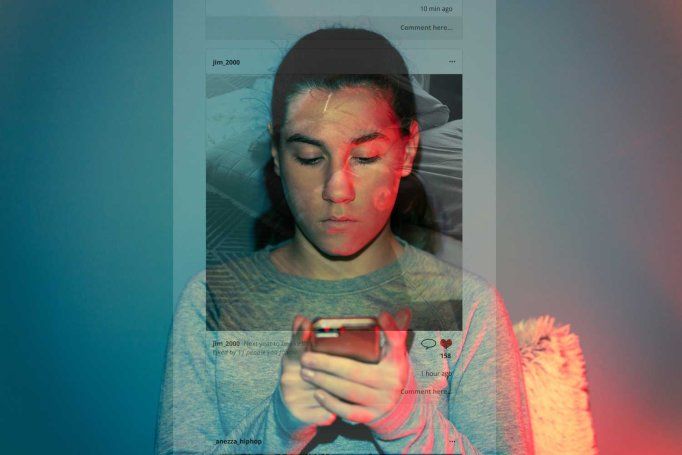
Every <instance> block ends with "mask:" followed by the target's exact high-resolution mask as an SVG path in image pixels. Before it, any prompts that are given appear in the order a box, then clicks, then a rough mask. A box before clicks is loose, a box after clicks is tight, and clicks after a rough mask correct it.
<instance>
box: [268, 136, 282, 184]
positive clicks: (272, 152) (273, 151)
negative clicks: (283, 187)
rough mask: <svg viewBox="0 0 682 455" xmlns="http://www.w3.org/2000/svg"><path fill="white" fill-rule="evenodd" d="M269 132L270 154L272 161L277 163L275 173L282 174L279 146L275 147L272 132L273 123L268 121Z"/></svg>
mask: <svg viewBox="0 0 682 455" xmlns="http://www.w3.org/2000/svg"><path fill="white" fill-rule="evenodd" d="M268 132H269V133H270V155H271V156H272V161H273V162H274V163H275V174H277V176H280V175H279V154H278V153H277V147H275V138H274V137H273V134H272V123H268ZM280 177H281V176H280Z"/></svg>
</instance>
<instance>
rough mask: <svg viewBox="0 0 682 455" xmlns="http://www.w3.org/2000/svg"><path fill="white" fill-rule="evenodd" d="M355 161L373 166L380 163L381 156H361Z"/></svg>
mask: <svg viewBox="0 0 682 455" xmlns="http://www.w3.org/2000/svg"><path fill="white" fill-rule="evenodd" d="M355 159H356V160H357V161H358V163H359V164H372V163H374V162H375V161H379V160H380V159H381V157H380V156H378V155H377V156H370V157H367V158H365V157H361V156H356V157H355Z"/></svg>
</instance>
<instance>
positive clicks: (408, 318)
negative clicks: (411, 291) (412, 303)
mask: <svg viewBox="0 0 682 455" xmlns="http://www.w3.org/2000/svg"><path fill="white" fill-rule="evenodd" d="M395 322H396V325H397V326H398V329H400V330H408V329H409V328H410V322H412V311H410V309H409V308H407V307H405V308H403V309H402V310H399V311H398V312H397V313H396V314H395Z"/></svg>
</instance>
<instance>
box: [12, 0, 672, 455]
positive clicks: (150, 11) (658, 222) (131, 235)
mask: <svg viewBox="0 0 682 455" xmlns="http://www.w3.org/2000/svg"><path fill="white" fill-rule="evenodd" d="M679 5H680V4H679V2H674V1H654V2H646V3H644V2H621V1H615V0H611V1H607V2H599V6H596V5H595V4H594V3H593V2H587V1H580V2H562V1H554V2H540V1H525V2H513V3H511V2H500V3H499V4H498V10H497V20H498V28H497V51H498V58H497V78H498V84H497V100H498V104H497V277H498V282H497V285H498V287H499V288H500V290H501V292H502V295H503V296H504V297H505V299H506V301H507V306H508V308H509V310H510V312H511V315H512V319H513V320H515V321H518V320H520V319H522V318H525V317H530V316H536V315H540V314H551V315H554V316H556V317H557V318H558V320H559V321H560V322H564V323H570V324H571V325H572V328H573V330H574V331H575V332H577V333H578V334H579V335H580V337H581V342H582V345H583V349H584V351H585V357H586V360H587V364H588V379H589V381H590V392H591V400H592V410H593V412H594V418H595V426H596V431H597V440H598V443H599V446H600V448H601V451H602V453H604V454H611V453H655V454H672V453H679V448H680V447H681V446H682V439H681V437H680V436H678V435H676V434H675V433H674V432H675V431H677V430H678V429H679V428H680V424H682V415H681V411H680V410H681V409H682V392H681V390H680V386H679V385H678V383H679V377H680V376H681V373H682V371H681V370H680V368H681V367H680V362H679V352H678V349H679V346H680V345H681V344H682V343H680V342H681V341H682V340H681V337H680V326H681V321H682V280H680V279H679V277H680V276H682V264H681V260H680V258H681V257H682V242H681V241H680V238H682V204H680V202H679V199H678V197H679V195H680V194H682V179H681V178H680V177H679V176H680V172H681V171H682V152H681V151H682V125H681V123H682V121H681V120H680V119H682V111H681V107H680V106H682V95H681V94H682V91H681V90H680V82H681V81H682V70H681V66H682V57H681V56H682V32H680V30H682V8H681V7H680V6H679ZM465 14H466V10H465ZM171 38H172V2H170V1H145V2H133V1H119V2H69V4H68V6H66V5H65V4H64V3H63V2H53V1H44V2H37V1H24V2H19V1H5V2H3V3H2V6H0V68H1V71H0V133H1V135H0V160H1V161H0V162H1V166H0V213H2V217H3V218H2V223H0V242H1V246H0V277H1V278H0V279H1V280H2V281H1V283H2V297H1V298H0V302H1V306H0V316H1V317H0V324H1V325H0V329H1V330H0V349H1V353H2V359H3V366H2V368H0V381H1V382H0V393H1V395H0V403H2V413H1V414H0V419H2V420H0V453H3V454H4V453H7V454H22V453H27V454H32V453H36V454H37V453H125V454H136V453H151V452H152V447H153V442H154V432H155V423H156V412H157V403H158V396H159V387H160V384H161V375H162V366H163V360H164V350H165V344H166V336H167V334H168V329H169V327H170V322H171V308H172V300H173V298H172V263H171V261H172V238H171V235H172V213H171V210H172V200H171V195H172V174H171V172H172V167H171V166H172V162H171V159H172V124H171V119H172V100H171V93H172V90H171V83H172V81H171V75H172V66H171V64H172V61H171V56H172V47H171V46H172V39H171ZM465 77H466V75H465ZM465 116H466V113H465ZM465 178H466V171H465ZM465 235H466V234H465Z"/></svg>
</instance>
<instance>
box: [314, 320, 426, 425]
mask: <svg viewBox="0 0 682 455" xmlns="http://www.w3.org/2000/svg"><path fill="white" fill-rule="evenodd" d="M410 317H411V313H410V310H409V309H405V310H401V311H399V312H398V313H397V314H396V317H395V319H394V318H393V317H392V316H391V315H390V314H389V313H386V312H384V313H382V314H381V315H379V326H380V327H381V329H382V330H383V332H384V334H385V339H386V343H385V344H384V347H383V352H382V358H381V361H380V362H379V363H378V364H368V363H363V362H359V361H356V360H352V359H348V358H346V357H339V356H333V355H327V354H321V353H312V352H306V353H305V354H303V356H302V358H301V364H302V365H303V367H304V368H303V370H302V371H301V375H302V376H303V378H304V379H305V380H306V381H307V382H308V383H309V384H310V385H312V386H315V387H316V388H319V389H321V390H317V391H315V392H314V397H315V399H316V400H317V402H318V403H319V404H320V405H321V406H322V407H323V408H324V409H326V410H327V411H329V412H330V413H333V414H336V415H338V416H339V417H343V418H344V419H346V420H348V421H351V422H357V423H364V424H367V423H370V422H372V421H374V420H377V419H379V418H380V417H382V416H384V415H386V414H388V413H389V412H390V411H391V410H392V409H393V408H394V407H395V406H396V404H397V403H398V400H400V397H401V392H402V389H403V387H405V384H406V383H407V379H408V377H409V375H411V374H413V373H412V370H411V366H410V362H409V358H408V354H407V347H406V339H407V329H408V327H409V325H410Z"/></svg>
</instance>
